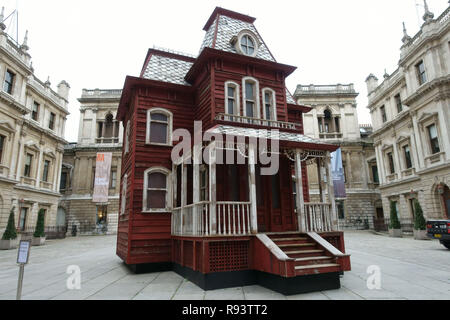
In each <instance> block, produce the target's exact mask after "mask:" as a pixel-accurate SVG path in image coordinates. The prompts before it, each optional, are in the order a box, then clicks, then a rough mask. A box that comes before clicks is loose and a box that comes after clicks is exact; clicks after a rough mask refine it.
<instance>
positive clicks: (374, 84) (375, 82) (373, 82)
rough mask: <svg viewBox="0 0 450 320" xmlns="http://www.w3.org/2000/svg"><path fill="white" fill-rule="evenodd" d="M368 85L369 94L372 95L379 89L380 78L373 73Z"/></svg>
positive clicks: (369, 77) (367, 80) (367, 82)
mask: <svg viewBox="0 0 450 320" xmlns="http://www.w3.org/2000/svg"><path fill="white" fill-rule="evenodd" d="M366 85H367V92H368V94H369V95H370V94H371V93H372V91H374V90H375V89H376V88H378V78H377V77H375V76H374V75H373V74H372V73H371V74H370V75H369V76H368V77H367V79H366Z"/></svg>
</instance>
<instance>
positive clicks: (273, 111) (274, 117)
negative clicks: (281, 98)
mask: <svg viewBox="0 0 450 320" xmlns="http://www.w3.org/2000/svg"><path fill="white" fill-rule="evenodd" d="M266 92H268V93H270V94H271V97H272V103H271V108H270V114H271V117H272V119H267V117H266ZM262 100H263V103H262V105H263V108H262V109H263V110H262V111H263V118H264V119H266V120H272V121H277V99H276V93H275V90H273V89H271V88H264V89H262Z"/></svg>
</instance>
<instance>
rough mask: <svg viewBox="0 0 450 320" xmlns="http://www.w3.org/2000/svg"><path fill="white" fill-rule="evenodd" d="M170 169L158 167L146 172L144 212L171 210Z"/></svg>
mask: <svg viewBox="0 0 450 320" xmlns="http://www.w3.org/2000/svg"><path fill="white" fill-rule="evenodd" d="M170 175H171V173H170V171H169V170H167V169H166V168H162V167H156V168H150V169H147V170H146V171H145V172H144V195H143V200H144V201H143V207H142V211H144V212H168V211H170V210H171V205H170V203H169V199H171V195H170V193H171V192H170Z"/></svg>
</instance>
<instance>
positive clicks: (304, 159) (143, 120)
mask: <svg viewBox="0 0 450 320" xmlns="http://www.w3.org/2000/svg"><path fill="white" fill-rule="evenodd" d="M254 21H255V18H252V17H249V16H246V15H242V14H240V13H237V12H233V11H229V10H225V9H222V8H216V9H215V10H214V12H213V13H212V15H211V17H210V18H209V19H208V21H207V23H206V25H205V27H204V30H205V31H206V35H205V39H204V41H203V44H202V46H201V50H200V54H199V55H198V56H197V57H191V56H187V55H184V54H181V53H175V52H169V51H167V50H159V49H150V50H149V51H148V54H147V57H146V59H145V63H144V66H143V68H142V72H141V74H140V77H130V76H128V77H127V78H126V81H125V85H124V89H123V94H122V98H121V101H120V105H119V111H118V115H117V118H118V119H119V120H120V121H122V122H123V124H124V127H125V130H124V150H123V157H122V186H121V199H120V203H121V206H120V219H119V229H118V237H117V254H118V255H119V257H121V258H122V259H123V261H124V262H125V263H126V264H127V265H129V266H130V267H131V268H132V269H133V270H134V271H135V272H148V271H152V270H174V271H176V272H178V273H180V274H182V275H183V276H185V277H186V278H188V279H190V280H191V281H193V282H194V283H196V284H197V285H199V286H200V287H202V288H204V289H205V290H210V289H216V288H223V287H231V286H240V285H250V284H255V283H259V284H261V285H263V286H266V287H269V288H271V289H273V290H276V291H279V292H282V293H284V294H294V293H300V292H308V291H314V290H325V289H334V288H339V286H340V284H339V275H340V274H341V273H342V272H343V271H347V270H350V259H349V256H348V255H346V254H345V253H344V252H345V249H344V238H343V233H342V232H340V231H338V225H337V215H336V206H335V202H334V196H333V185H332V181H331V180H330V179H329V178H328V179H327V178H326V177H330V170H331V167H330V152H333V151H335V150H336V147H335V146H333V145H328V144H324V143H322V142H320V141H315V140H313V139H311V138H309V137H306V136H304V135H303V124H302V113H303V112H309V111H310V109H309V108H308V107H305V106H300V105H298V104H296V102H295V101H294V99H293V98H292V96H291V94H290V93H289V91H288V90H287V89H286V86H285V79H286V77H288V76H289V75H290V74H291V73H292V72H293V71H294V70H295V69H296V68H295V67H292V66H289V65H285V64H281V63H278V62H277V61H276V60H275V58H274V57H273V55H272V54H271V53H270V51H269V49H268V47H267V46H266V44H265V43H264V41H263V40H262V38H261V36H260V35H259V33H258V31H257V30H256V28H255V26H254V25H253V22H254ZM194 121H201V125H200V126H199V125H197V126H196V130H194ZM177 129H185V131H184V132H189V133H190V134H191V136H192V141H189V140H184V139H185V138H183V139H178V134H176V133H175V132H174V131H175V130H177ZM198 129H201V130H203V131H208V132H209V134H210V135H214V136H215V137H217V136H219V135H221V136H224V137H225V136H226V139H228V140H227V141H226V142H222V141H220V140H218V139H217V138H216V139H203V140H204V141H203V140H202V136H201V133H200V134H199V133H198V131H199V130H198ZM277 132H278V134H276V133H277ZM257 138H265V139H267V141H268V146H267V147H266V148H261V147H260V145H259V144H256V145H255V144H254V143H253V142H254V141H255V139H257ZM195 141H197V142H198V143H195ZM260 141H264V140H260ZM180 142H184V143H186V145H188V146H189V147H190V146H192V148H190V151H192V152H187V153H180V156H181V157H180V159H179V160H172V159H173V158H172V150H173V149H174V148H176V147H178V146H180V145H181V144H180ZM274 146H275V147H274ZM223 151H226V154H227V155H231V158H232V159H233V160H234V161H230V162H229V161H218V160H219V156H218V155H219V153H221V152H223ZM202 155H204V157H202ZM263 155H265V156H266V157H268V156H273V157H276V158H277V159H278V161H279V170H278V171H277V172H275V173H274V174H270V175H265V173H264V171H266V170H267V167H269V166H270V164H267V162H264V161H262V160H264V157H263ZM238 158H239V159H240V161H239V160H237V159H238ZM311 161H315V162H317V163H318V164H319V166H320V168H321V170H318V171H319V173H318V174H320V175H322V177H321V181H322V182H321V188H320V190H321V199H322V201H321V203H310V202H309V192H308V181H307V176H306V172H305V171H306V170H305V169H306V164H307V163H308V162H311ZM224 162H225V163H224ZM299 182H301V183H299Z"/></svg>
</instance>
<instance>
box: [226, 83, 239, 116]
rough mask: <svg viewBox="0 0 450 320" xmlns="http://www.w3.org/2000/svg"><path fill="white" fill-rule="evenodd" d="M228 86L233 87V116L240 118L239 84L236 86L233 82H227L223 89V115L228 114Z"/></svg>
mask: <svg viewBox="0 0 450 320" xmlns="http://www.w3.org/2000/svg"><path fill="white" fill-rule="evenodd" d="M230 86H232V87H234V102H235V104H234V110H233V115H235V116H240V115H241V103H240V94H239V93H240V91H239V90H240V86H239V84H237V83H236V82H234V81H227V82H225V86H224V88H225V94H224V97H225V103H224V105H225V110H224V111H225V112H224V113H225V114H229V113H228V87H230Z"/></svg>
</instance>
